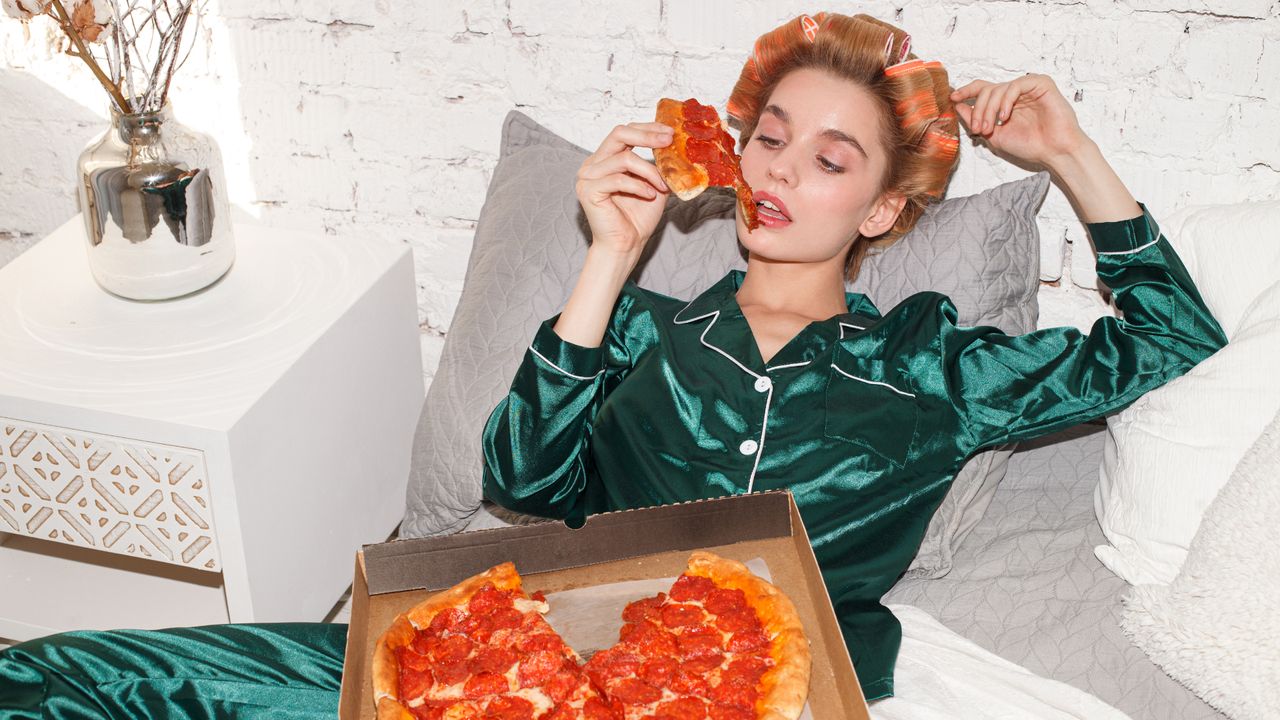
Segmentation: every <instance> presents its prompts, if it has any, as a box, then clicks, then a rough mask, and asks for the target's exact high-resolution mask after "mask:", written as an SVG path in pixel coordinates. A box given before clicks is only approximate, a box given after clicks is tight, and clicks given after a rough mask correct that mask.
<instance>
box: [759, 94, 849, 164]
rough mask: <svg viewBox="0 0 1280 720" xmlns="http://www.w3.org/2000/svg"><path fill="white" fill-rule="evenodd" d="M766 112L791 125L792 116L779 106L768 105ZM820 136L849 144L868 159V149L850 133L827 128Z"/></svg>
mask: <svg viewBox="0 0 1280 720" xmlns="http://www.w3.org/2000/svg"><path fill="white" fill-rule="evenodd" d="M764 112H767V113H769V114H770V115H773V116H774V117H776V118H778V119H779V120H781V121H782V122H784V123H787V124H788V125H789V124H791V116H790V115H788V114H787V111H786V110H783V109H782V108H780V107H778V106H777V105H766V106H765V108H764ZM818 134H819V135H821V136H822V137H824V138H827V139H829V140H835V141H836V142H846V143H849V144H850V145H852V146H853V147H854V149H856V150H857V151H858V152H860V153H862V157H863V158H867V157H868V155H867V151H866V149H864V148H863V147H862V143H860V142H858V139H857V138H855V137H854V136H852V135H849V134H848V133H845V132H842V131H840V130H836V129H835V128H827V129H826V130H823V131H822V132H820V133H818Z"/></svg>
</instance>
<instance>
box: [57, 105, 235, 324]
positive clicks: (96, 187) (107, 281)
mask: <svg viewBox="0 0 1280 720" xmlns="http://www.w3.org/2000/svg"><path fill="white" fill-rule="evenodd" d="M79 177H80V187H79V192H80V208H81V211H82V213H83V216H84V221H85V230H86V233H87V237H88V241H89V267H90V269H91V270H92V272H93V277H94V279H95V280H97V282H98V284H99V285H101V286H102V287H103V288H104V289H106V290H107V291H109V292H112V293H114V294H116V295H119V296H121V297H125V298H129V299H133V300H165V299H169V298H174V297H179V296H181V295H186V294H189V293H192V292H195V291H197V290H200V289H202V288H205V287H207V286H209V285H211V284H212V283H214V282H215V281H217V280H218V278H220V277H222V276H223V275H224V274H226V272H227V270H229V269H230V268H231V265H232V262H233V261H234V260H235V244H234V241H233V239H232V233H231V213H230V205H229V203H228V202H227V189H226V182H225V180H224V176H223V173H222V161H221V155H220V154H219V152H218V147H217V145H216V144H215V143H214V141H213V139H212V138H210V137H209V136H207V135H204V134H203V133H199V132H196V131H194V130H192V129H191V128H188V127H186V126H184V125H182V124H181V123H179V122H177V121H175V120H174V119H173V117H172V108H171V107H170V105H168V104H166V105H165V106H164V107H163V108H161V110H160V111H159V112H154V113H129V114H126V113H121V112H120V111H119V110H118V109H117V108H115V107H112V110H111V127H110V128H108V129H107V130H106V132H104V133H103V134H102V135H101V136H99V137H98V138H96V139H94V140H93V141H91V142H90V143H89V144H88V146H86V147H85V149H84V152H82V153H81V154H80V162H79Z"/></svg>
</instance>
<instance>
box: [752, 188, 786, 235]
mask: <svg viewBox="0 0 1280 720" xmlns="http://www.w3.org/2000/svg"><path fill="white" fill-rule="evenodd" d="M753 197H754V199H755V201H756V212H757V214H758V215H759V216H760V221H761V222H762V223H763V224H764V225H766V226H767V227H778V226H780V225H785V224H790V223H791V214H790V213H789V212H788V211H787V205H786V203H784V202H782V198H780V197H778V196H777V195H774V194H773V193H771V192H767V191H757V192H754V193H753Z"/></svg>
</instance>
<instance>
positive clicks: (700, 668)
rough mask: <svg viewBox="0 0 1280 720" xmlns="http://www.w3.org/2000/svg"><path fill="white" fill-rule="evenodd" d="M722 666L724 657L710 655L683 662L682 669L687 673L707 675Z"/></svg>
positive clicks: (716, 654) (714, 654)
mask: <svg viewBox="0 0 1280 720" xmlns="http://www.w3.org/2000/svg"><path fill="white" fill-rule="evenodd" d="M723 664H724V655H722V654H720V653H718V652H717V653H711V654H707V655H700V656H698V657H692V658H689V659H688V660H685V661H684V667H685V669H686V670H688V671H689V672H694V673H704V674H705V673H709V672H711V671H712V670H715V669H716V668H718V667H720V666H721V665H723Z"/></svg>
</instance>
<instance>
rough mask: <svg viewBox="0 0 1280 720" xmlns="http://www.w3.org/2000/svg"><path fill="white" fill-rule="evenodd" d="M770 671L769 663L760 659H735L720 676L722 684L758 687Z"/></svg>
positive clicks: (748, 657)
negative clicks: (761, 679)
mask: <svg viewBox="0 0 1280 720" xmlns="http://www.w3.org/2000/svg"><path fill="white" fill-rule="evenodd" d="M768 671H769V663H767V662H765V661H764V660H762V659H761V658H758V657H750V656H747V657H740V658H735V659H734V660H733V661H732V662H730V663H729V667H727V668H725V671H724V672H723V673H721V675H720V682H721V683H722V684H723V683H730V684H733V685H746V686H748V687H756V685H757V684H758V683H759V682H760V678H762V677H764V674H765V673H766V672H768Z"/></svg>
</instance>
